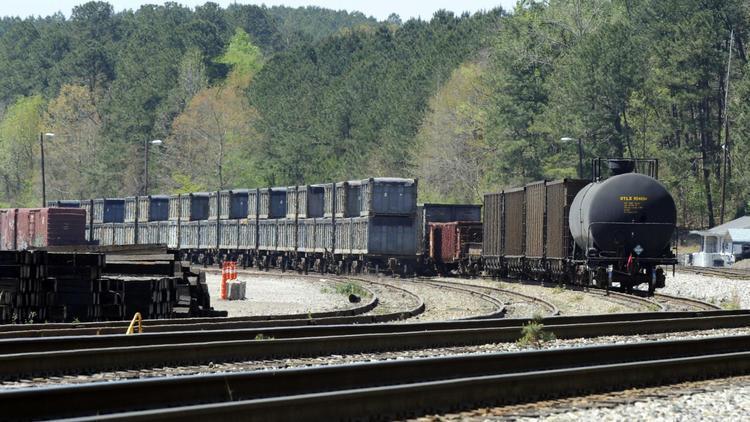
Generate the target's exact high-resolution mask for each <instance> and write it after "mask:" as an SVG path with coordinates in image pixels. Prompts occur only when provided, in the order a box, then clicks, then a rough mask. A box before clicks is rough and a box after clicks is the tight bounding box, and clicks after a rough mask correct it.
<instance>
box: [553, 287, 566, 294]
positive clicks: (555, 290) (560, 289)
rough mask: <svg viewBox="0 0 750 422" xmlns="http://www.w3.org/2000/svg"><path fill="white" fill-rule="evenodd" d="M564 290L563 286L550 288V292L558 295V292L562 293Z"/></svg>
mask: <svg viewBox="0 0 750 422" xmlns="http://www.w3.org/2000/svg"><path fill="white" fill-rule="evenodd" d="M564 291H565V286H557V287H555V288H554V289H552V293H554V294H556V295H559V294H560V293H563V292H564Z"/></svg>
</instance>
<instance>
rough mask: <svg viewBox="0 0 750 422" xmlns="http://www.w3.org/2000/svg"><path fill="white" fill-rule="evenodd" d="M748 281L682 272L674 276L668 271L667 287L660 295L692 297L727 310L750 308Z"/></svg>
mask: <svg viewBox="0 0 750 422" xmlns="http://www.w3.org/2000/svg"><path fill="white" fill-rule="evenodd" d="M748 283H750V282H748V281H747V280H733V279H727V278H721V277H715V276H704V275H699V274H693V273H689V272H680V271H677V273H676V274H675V275H674V276H672V271H671V270H670V271H667V279H666V281H665V284H666V286H665V287H664V288H663V289H659V290H658V292H659V293H666V294H670V295H674V296H684V297H692V298H696V299H700V300H703V301H706V302H708V303H713V304H717V305H719V306H721V307H722V308H725V309H740V308H742V309H747V308H750V289H749V288H748Z"/></svg>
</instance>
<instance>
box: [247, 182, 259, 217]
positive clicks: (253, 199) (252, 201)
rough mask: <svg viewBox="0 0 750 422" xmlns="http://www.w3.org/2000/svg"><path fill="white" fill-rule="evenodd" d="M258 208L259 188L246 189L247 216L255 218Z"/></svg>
mask: <svg viewBox="0 0 750 422" xmlns="http://www.w3.org/2000/svg"><path fill="white" fill-rule="evenodd" d="M259 210H260V189H248V190H247V216H246V217H247V218H250V219H253V220H257V219H258V211H259Z"/></svg>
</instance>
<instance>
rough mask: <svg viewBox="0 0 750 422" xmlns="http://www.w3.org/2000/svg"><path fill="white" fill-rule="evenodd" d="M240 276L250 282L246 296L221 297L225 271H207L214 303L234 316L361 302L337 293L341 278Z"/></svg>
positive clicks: (328, 308) (314, 309) (349, 305)
mask: <svg viewBox="0 0 750 422" xmlns="http://www.w3.org/2000/svg"><path fill="white" fill-rule="evenodd" d="M237 280H238V281H244V282H246V285H247V291H246V294H245V296H246V299H245V300H221V299H219V297H220V295H219V293H220V289H221V274H217V273H207V274H206V283H208V290H209V294H210V295H211V306H213V307H214V309H217V310H222V311H224V310H225V311H228V312H229V316H230V317H241V316H253V315H280V314H303V313H309V312H323V311H336V310H343V309H350V308H353V307H357V306H361V303H360V304H357V303H354V304H353V303H349V298H348V295H345V294H341V293H337V292H336V286H337V285H341V282H337V281H333V280H329V279H324V278H320V279H318V278H309V277H294V276H280V275H274V274H273V273H268V274H258V275H256V274H246V273H240V274H238V277H237ZM364 300H367V299H364Z"/></svg>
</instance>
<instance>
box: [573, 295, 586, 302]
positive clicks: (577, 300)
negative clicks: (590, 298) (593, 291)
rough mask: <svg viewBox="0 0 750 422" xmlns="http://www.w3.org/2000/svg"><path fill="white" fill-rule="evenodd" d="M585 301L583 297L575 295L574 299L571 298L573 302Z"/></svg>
mask: <svg viewBox="0 0 750 422" xmlns="http://www.w3.org/2000/svg"><path fill="white" fill-rule="evenodd" d="M582 300H583V295H573V297H571V298H570V301H571V302H580V301H582Z"/></svg>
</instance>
